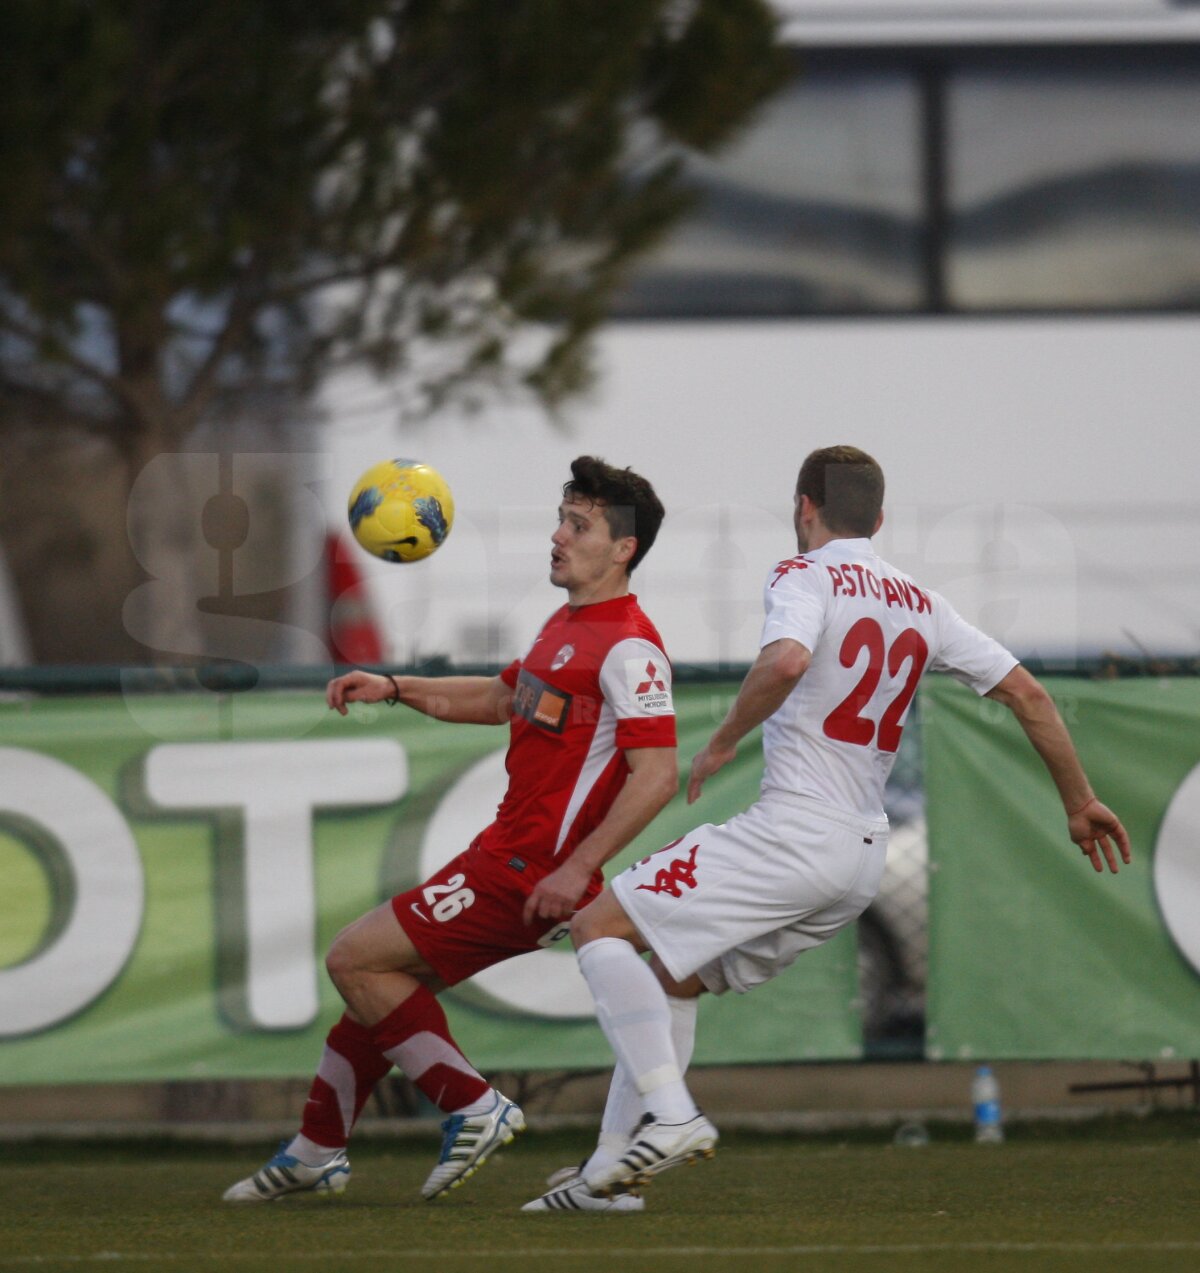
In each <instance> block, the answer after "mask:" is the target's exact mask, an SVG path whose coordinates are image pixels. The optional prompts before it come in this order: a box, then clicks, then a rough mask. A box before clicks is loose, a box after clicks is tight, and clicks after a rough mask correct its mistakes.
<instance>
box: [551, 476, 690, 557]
mask: <svg viewBox="0 0 1200 1273" xmlns="http://www.w3.org/2000/svg"><path fill="white" fill-rule="evenodd" d="M563 497H564V498H565V499H585V500H590V501H591V502H592V503H593V504H598V505H600V506H601V507H602V508H603V510H604V520H605V521H606V522H607V523H608V529H609V533H610V534H611V535H612V537H613V539H624V538H625V536H626V535H632V536H633V537H634V538H635V539H636V540H637V547H636V548H635V549H634V550H633V556H632V557H630V559H629V563H628V565H626V567H625V573H626V574H627V575H631V574H633V571H634V567H635V566H637V564H638V562H640V561H641V560H642V558H643V557H644V556H645V555H646V554H647V553H648V552H649V551H650V547H651V545H652V544H653V543H654V540H655V539H656V538H657V536H658V528H659V527H660V526H661V525H662V519H663V518H664V517H665V516H666V510H665V509H664V508H663V506H662V501H661V500H660V499H659V498H658V496H657V495H655V493H654V487H653V486H651V485H650V483H649V482H647V481H646V479H645V478H644V477H642V476H641V475H640V474H638V473H635V472H634V471H633V469H618V468H613V466H612V465H611V464H605V462H604V461H603V460H600V459H597V458H596V457H595V456H594V455H581V456H580V457H579V458H578V459H577V460H572V461H571V480H570V481H569V482H567V483H565V484H564V485H563Z"/></svg>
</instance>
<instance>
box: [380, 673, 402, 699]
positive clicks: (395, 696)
mask: <svg viewBox="0 0 1200 1273" xmlns="http://www.w3.org/2000/svg"><path fill="white" fill-rule="evenodd" d="M384 676H386V677H387V678H388V680H389V681H391V683H392V685H393V687H394V688H395V690H396V692H395V694H393V695H392V697H391V698H385V699H384V700H383V701H384V702H385V703H386V704H387V705H388V706H389V707H395V706H396V704H397V703H398V702H399V701H400V682H399V681H398V680H396V678H395V677H394V676H393V675H392V674H391V672H385V673H384Z"/></svg>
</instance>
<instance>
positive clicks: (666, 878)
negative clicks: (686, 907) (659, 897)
mask: <svg viewBox="0 0 1200 1273" xmlns="http://www.w3.org/2000/svg"><path fill="white" fill-rule="evenodd" d="M675 843H676V844H678V843H679V841H678V840H677V841H676V842H675ZM673 847H674V846H673V845H668V846H667V849H666V850H662V851H663V852H666V851H668V850H669V849H671V848H673ZM699 850H700V846H699V845H698V844H693V845H692V847H691V848H690V849H689V850H688V855H687V857H686V858H675V859H674V861H672V862H671V863H670V864H669V865H668V866H665V867H662V868H661V869H660V870H659V871H657V872H656V873H655V876H654V883H653V884H639V885H638V888H640V889H645V891H646V892H647V893H669V894H670V895H671V896H672V897H682V896H683V888H695V887H696V854H697V853H698V852H699ZM655 856H657V854H656V855H655ZM647 861H649V859H647ZM681 885H682V886H683V888H681V887H680V886H681Z"/></svg>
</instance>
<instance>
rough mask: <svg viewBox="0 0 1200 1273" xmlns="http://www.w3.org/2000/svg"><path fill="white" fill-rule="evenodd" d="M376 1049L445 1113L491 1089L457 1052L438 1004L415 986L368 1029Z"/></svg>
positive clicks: (459, 1107) (476, 1098)
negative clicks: (402, 1000)
mask: <svg viewBox="0 0 1200 1273" xmlns="http://www.w3.org/2000/svg"><path fill="white" fill-rule="evenodd" d="M371 1035H372V1038H373V1039H374V1040H375V1046H376V1047H377V1048H378V1049H379V1051H380V1052H382V1053H383V1054H384V1056H386V1057H387V1059H388V1060H389V1061H390V1062H391V1063H392V1064H393V1065H395V1066H397V1067H398V1068H399V1069H401V1070H403V1071H404V1073H405V1074H407V1075H408V1077H409V1078H410V1079H411V1080H412V1082H413V1083H414V1084H416V1086H417V1087H418V1088H419V1089H420V1091H421V1092H422V1094H423V1095H424V1096H426V1097H427V1098H428V1099H429V1100H431V1101H432V1102H433V1103H434V1104H435V1105H436V1106H437V1107H438V1109H440V1110H441V1111H442V1112H443V1113H446V1114H452V1113H454V1111H455V1110H460V1109H463V1108H464V1107H465V1106H467V1105H473V1104H474V1103H475V1102H476V1101H478V1100H479V1099H480V1098H481V1097H482V1096H483V1095H484V1093H485V1092H487V1091H488V1090H489V1088H490V1086H491V1085H490V1084H489V1083H488V1081H487V1079H485V1078H484V1077H483V1075H482V1074H480V1073H479V1071H478V1070H476V1069H475V1067H474V1066H473V1065H472V1064H471V1062H470V1061H468V1060H467V1058H466V1057H465V1056H463V1054H462V1053H461V1052H460V1051H459V1049H458V1044H457V1043H455V1042H454V1039H453V1038H452V1037H451V1034H450V1025H449V1022H447V1020H446V1014H445V1012H443V1011H442V1005H441V1004H440V1003H438V1001H437V999H436V997H435V996H434V994H433V992H432V991H430V990H428V989H426V988H425V987H424V986H421V987H419V988H418V989H417V990H416V992H415V993H413V994H411V995H410V996H409V997H408V998H407V999H405V1001H404V1002H403V1003H402V1004H401V1005H400V1006H399V1007H398V1008H397V1009H396V1010H395V1011H394V1012H392V1013H391V1014H390V1015H389V1016H386V1017H384V1019H383V1020H382V1021H380V1022H379V1024H378V1025H376V1026H374V1027H373V1028H372V1031H371Z"/></svg>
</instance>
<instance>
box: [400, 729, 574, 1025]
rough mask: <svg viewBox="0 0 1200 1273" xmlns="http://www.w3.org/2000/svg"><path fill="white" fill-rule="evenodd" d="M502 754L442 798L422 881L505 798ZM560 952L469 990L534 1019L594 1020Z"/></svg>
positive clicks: (476, 982)
mask: <svg viewBox="0 0 1200 1273" xmlns="http://www.w3.org/2000/svg"><path fill="white" fill-rule="evenodd" d="M505 754H506V753H505V752H503V751H496V752H492V753H491V754H490V755H487V756H484V758H483V759H482V760H479V761H476V763H475V764H474V765H472V766H471V768H470V769H468V770H467V771H466V773H464V774H463V775H462V777H461V778H459V780H458V781H457V782H456V783H455V784H454V785H453V786H452V787H451V788H450V790H449V791H447V792H446V794H445V795H444V796H443V797H442V799H441V801H440V802H439V804H438V807H437V808H436V809H435V810H434V813H433V816H432V817H431V818H430V819H429V822H428V824H427V825H426V827H425V834H424V836H423V837H422V840H421V856H420V862H421V876H422V878H423V879H428V878H429V876H431V875H432V874H433V873H434V872H435V871H440V870H441V869H442V867H443V866H445V865H446V863H447V862H449V861H450V859H451V858H453V857H455V856H456V855H457V854H459V853H461V852H462V851H463V849H465V848H466V847H467V845H468V844H470V843H471V841H472V840H473V839H474V838H475V836H476V835H478V834H479V829H480V827H485V826H487V824H488V823H489V822H491V820H492V819H493V818H494V817H495V816H496V806H497V805H498V804H499V803H500V801H501V800H502V799H503V798H504V790H505V787H506V786H507V785H508V774H507V772H506V770H505V768H504V758H505ZM559 944H560V945H561V946H563V947H565V949H563V950H536V951H532V952H531V953H530V954H528V955H518V956H517V957H516V958H515V959H505V960H504V961H503V962H502V963H498V964H494V965H493V966H492V967H491V968H485V969H484V970H483V971H482V972H477V973H476V974H475V976H474V977H472V978H471V985H473V986H476V987H478V988H479V989H480V990H482V991H484V992H485V993H486V994H487V995H488V996H489V997H490V998H492V999H495V1000H497V1001H498V1002H499V1003H501V1004H503V1005H504V1007H506V1008H509V1009H511V1010H515V1011H517V1012H524V1013H528V1014H529V1015H530V1016H535V1017H551V1018H553V1019H555V1020H560V1021H561V1020H569V1019H572V1018H577V1017H590V1016H592V1015H594V1013H595V1008H594V1007H593V1005H592V994H591V991H590V990H588V988H587V982H586V981H584V979H583V974H582V973H581V972H580V971H579V967H578V965H577V964H576V963H575V951H574V948H573V947H572V945H571V943H570V942H569V941H567V940H566V939H565V938H564V939H563V941H562V942H561V943H559Z"/></svg>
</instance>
